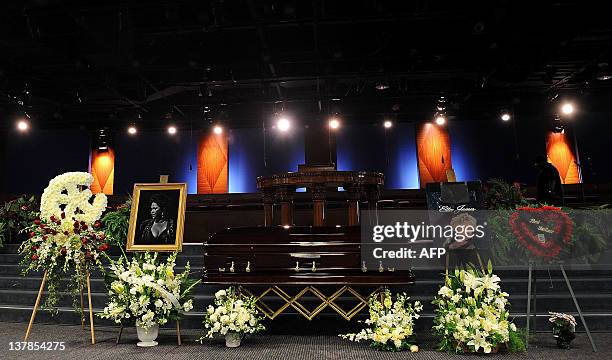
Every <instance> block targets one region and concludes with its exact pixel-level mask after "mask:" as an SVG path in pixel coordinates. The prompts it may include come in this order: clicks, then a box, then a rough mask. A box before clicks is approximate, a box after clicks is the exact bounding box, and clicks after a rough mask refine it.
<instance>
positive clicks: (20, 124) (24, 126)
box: [17, 119, 30, 132]
mask: <svg viewBox="0 0 612 360" xmlns="http://www.w3.org/2000/svg"><path fill="white" fill-rule="evenodd" d="M29 128H30V124H29V123H28V121H27V120H26V119H21V120H19V121H17V130H19V131H21V132H26V131H28V129H29Z"/></svg>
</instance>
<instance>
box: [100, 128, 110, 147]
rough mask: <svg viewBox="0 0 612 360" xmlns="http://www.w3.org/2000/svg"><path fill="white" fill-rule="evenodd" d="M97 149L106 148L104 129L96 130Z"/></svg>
mask: <svg viewBox="0 0 612 360" xmlns="http://www.w3.org/2000/svg"><path fill="white" fill-rule="evenodd" d="M98 150H101V151H106V150H108V141H107V139H106V132H105V131H104V129H100V130H98Z"/></svg>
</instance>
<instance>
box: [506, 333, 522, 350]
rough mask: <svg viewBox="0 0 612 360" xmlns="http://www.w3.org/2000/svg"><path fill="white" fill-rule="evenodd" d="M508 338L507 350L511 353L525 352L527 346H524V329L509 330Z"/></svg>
mask: <svg viewBox="0 0 612 360" xmlns="http://www.w3.org/2000/svg"><path fill="white" fill-rule="evenodd" d="M509 336H510V339H509V340H508V344H507V345H508V351H509V352H513V353H519V352H525V351H527V347H526V346H525V341H524V339H525V336H526V332H525V330H524V329H516V331H512V330H511V331H510V333H509Z"/></svg>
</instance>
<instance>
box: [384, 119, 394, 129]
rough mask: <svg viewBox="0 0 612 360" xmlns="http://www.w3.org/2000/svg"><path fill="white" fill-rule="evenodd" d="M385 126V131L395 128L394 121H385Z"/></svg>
mask: <svg viewBox="0 0 612 360" xmlns="http://www.w3.org/2000/svg"><path fill="white" fill-rule="evenodd" d="M383 126H384V127H385V129H390V128H391V127H392V126H393V121H391V120H385V122H384V123H383Z"/></svg>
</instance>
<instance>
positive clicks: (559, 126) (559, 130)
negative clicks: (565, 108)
mask: <svg viewBox="0 0 612 360" xmlns="http://www.w3.org/2000/svg"><path fill="white" fill-rule="evenodd" d="M552 131H553V132H554V133H556V134H564V133H565V126H563V123H562V122H561V117H560V116H559V115H558V114H557V115H555V117H554V119H553V126H552Z"/></svg>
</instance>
